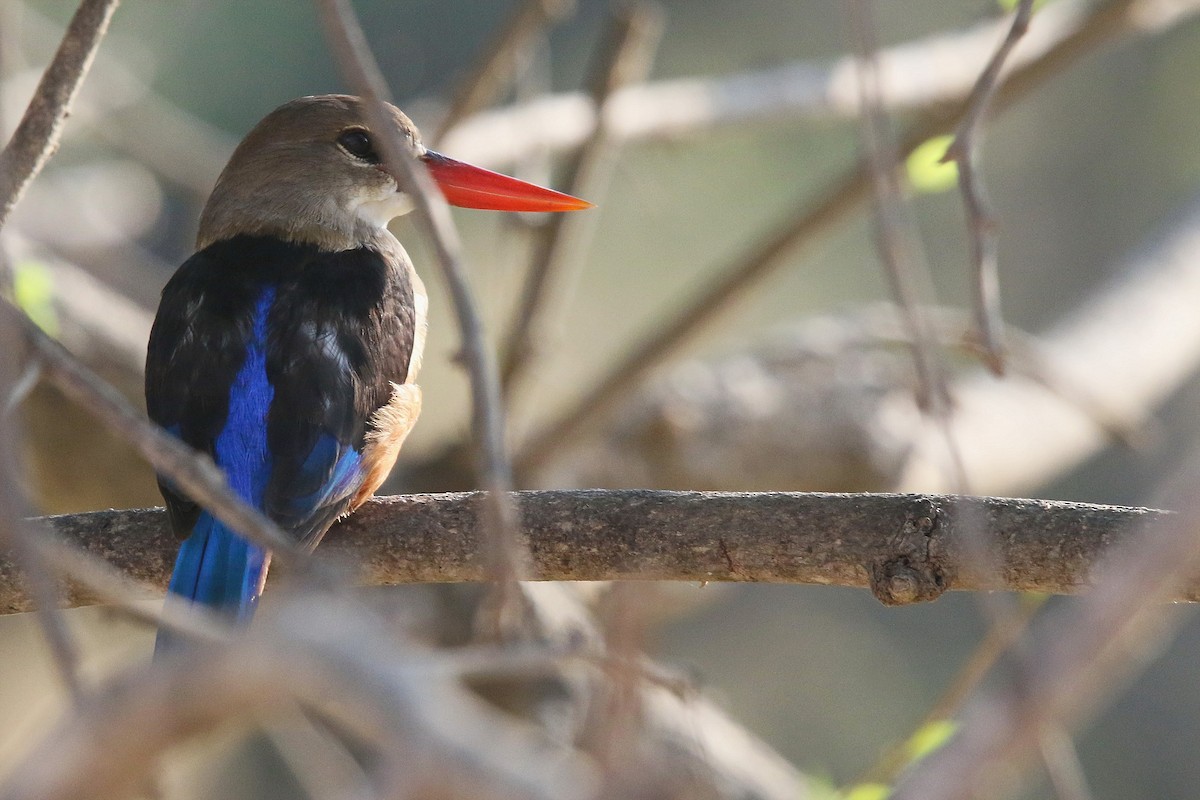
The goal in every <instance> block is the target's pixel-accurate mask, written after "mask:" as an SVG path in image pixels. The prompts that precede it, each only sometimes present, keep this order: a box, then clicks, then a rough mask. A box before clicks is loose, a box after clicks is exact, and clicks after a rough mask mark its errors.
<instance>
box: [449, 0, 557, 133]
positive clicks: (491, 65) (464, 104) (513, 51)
mask: <svg viewBox="0 0 1200 800" xmlns="http://www.w3.org/2000/svg"><path fill="white" fill-rule="evenodd" d="M574 7H575V0H523V2H522V3H521V4H520V5H519V6H517V8H516V10H515V11H514V12H513V14H512V16H510V17H509V19H508V22H507V23H506V24H505V25H504V27H503V28H502V29H501V30H500V33H499V34H498V35H497V36H496V38H495V39H494V40H493V41H492V42H491V44H490V46H489V47H488V49H487V51H486V52H484V54H483V56H482V57H481V58H480V59H479V61H478V63H477V64H476V65H475V67H474V69H472V71H471V74H470V75H469V76H468V77H467V79H466V80H464V81H463V83H462V85H461V86H460V87H459V90H458V92H457V93H456V94H455V96H454V101H453V102H452V103H451V104H450V108H449V109H447V111H446V116H445V117H443V118H442V120H441V122H440V123H439V124H438V129H437V133H436V134H434V137H433V141H434V142H440V141H441V140H442V139H443V138H445V136H446V134H447V133H448V132H449V131H450V130H451V129H452V128H454V126H455V125H457V124H458V123H460V122H462V120H463V119H465V118H466V117H467V116H468V115H470V114H473V113H475V112H476V111H478V110H479V109H481V108H483V107H484V106H486V105H487V104H488V102H490V101H491V100H492V99H493V98H494V97H495V96H496V95H498V94H499V93H500V91H501V89H502V88H503V85H504V83H505V82H507V81H509V80H511V78H512V73H513V62H514V61H515V59H516V57H517V54H518V53H520V52H521V51H522V50H525V49H526V48H528V47H529V44H530V42H531V41H533V40H534V38H535V37H536V36H537V35H538V34H539V33H541V31H542V30H543V29H544V28H545V27H547V26H548V25H551V24H552V23H554V22H555V21H556V20H559V19H561V18H562V17H564V16H566V15H567V14H569V13H571V11H572V10H573V9H574Z"/></svg>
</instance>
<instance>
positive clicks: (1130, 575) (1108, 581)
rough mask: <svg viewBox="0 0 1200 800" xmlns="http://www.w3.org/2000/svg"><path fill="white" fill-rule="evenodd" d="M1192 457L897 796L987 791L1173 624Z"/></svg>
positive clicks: (1192, 514) (1189, 511)
mask: <svg viewBox="0 0 1200 800" xmlns="http://www.w3.org/2000/svg"><path fill="white" fill-rule="evenodd" d="M1198 484H1200V464H1192V465H1191V466H1190V468H1189V469H1186V470H1184V471H1183V472H1182V474H1181V475H1180V477H1179V478H1178V479H1177V480H1175V481H1174V485H1173V486H1172V487H1171V489H1170V490H1169V492H1167V494H1166V499H1167V502H1168V504H1170V505H1171V506H1173V507H1176V508H1179V509H1180V513H1178V514H1175V515H1170V516H1167V517H1164V518H1162V519H1160V520H1157V521H1153V522H1151V521H1149V520H1147V523H1148V524H1145V525H1141V526H1139V527H1138V530H1137V531H1136V535H1131V536H1129V537H1128V538H1127V539H1126V541H1124V542H1122V543H1121V544H1120V545H1118V546H1117V547H1115V548H1114V549H1113V551H1112V552H1111V553H1109V554H1108V555H1107V556H1106V557H1105V559H1104V561H1103V563H1101V564H1098V565H1097V568H1096V575H1095V578H1094V581H1093V583H1094V586H1093V588H1092V590H1091V591H1090V592H1089V593H1088V594H1087V595H1085V596H1084V597H1082V598H1080V599H1079V600H1077V601H1076V602H1074V603H1068V604H1064V605H1062V606H1060V607H1059V608H1057V609H1056V610H1055V612H1054V613H1052V614H1050V615H1048V616H1046V617H1044V618H1043V620H1042V622H1043V624H1041V625H1038V626H1036V629H1035V631H1034V632H1033V634H1032V635H1031V636H1030V637H1028V639H1027V640H1026V641H1024V642H1023V643H1021V644H1022V645H1023V647H1024V651H1025V652H1026V653H1030V654H1033V657H1031V658H1027V659H1026V660H1025V661H1026V663H1025V669H1024V670H1023V671H1022V674H1021V676H1020V680H1019V681H1017V682H1015V684H1014V685H1011V686H1006V687H1003V688H998V689H993V690H992V691H989V692H987V693H981V694H980V695H977V696H976V697H975V698H974V700H973V701H972V702H971V703H970V704H969V705H968V706H967V707H966V709H965V710H964V711H963V714H962V718H961V719H962V724H961V727H960V729H959V731H958V733H957V734H956V735H955V736H954V738H953V739H952V740H951V741H950V742H949V743H947V744H946V745H945V746H944V747H942V748H941V749H940V750H938V751H936V752H934V753H933V754H931V755H930V756H929V757H927V758H926V759H925V760H924V761H922V762H920V763H919V764H917V765H916V766H915V767H914V768H913V770H912V772H911V773H910V774H909V775H908V776H907V777H906V778H904V779H902V780H901V782H900V784H899V785H898V786H897V787H896V791H895V792H894V794H893V795H892V796H893V797H895V798H897V800H916V798H920V799H921V800H942V799H943V798H944V799H945V800H950V798H962V797H988V796H994V795H995V794H996V793H997V792H998V791H999V790H1000V789H1001V788H1002V787H1003V786H1004V785H1006V782H1005V781H1000V780H998V778H999V777H1000V776H1001V775H1003V774H1009V775H1011V769H1012V768H1013V767H1016V766H1021V765H1024V764H1025V763H1026V762H1027V761H1028V760H1029V759H1030V758H1031V757H1032V756H1033V755H1035V754H1036V752H1037V750H1038V748H1039V747H1040V746H1041V741H1042V737H1043V736H1044V734H1045V733H1046V732H1047V731H1054V730H1056V729H1058V728H1059V727H1060V726H1065V727H1072V726H1074V725H1076V724H1078V723H1079V721H1080V720H1081V718H1082V717H1083V716H1085V715H1087V714H1088V713H1090V712H1091V711H1093V710H1094V709H1095V708H1096V706H1097V705H1098V704H1099V703H1100V702H1101V701H1102V700H1103V699H1104V698H1105V697H1107V696H1108V694H1109V693H1110V692H1111V691H1112V690H1113V688H1114V686H1116V685H1118V684H1119V683H1122V682H1123V681H1124V680H1125V679H1126V678H1128V677H1129V676H1130V674H1131V673H1133V672H1134V671H1135V670H1137V669H1138V668H1139V667H1140V666H1142V665H1144V664H1145V662H1146V660H1147V654H1148V653H1149V652H1150V651H1151V649H1152V648H1154V647H1155V646H1156V645H1158V644H1159V643H1160V642H1161V641H1162V640H1163V638H1164V637H1165V635H1166V633H1167V631H1168V630H1169V629H1170V628H1171V627H1172V626H1173V624H1177V623H1178V620H1179V617H1178V616H1177V615H1176V616H1169V615H1167V613H1166V612H1167V607H1166V606H1167V603H1169V602H1170V601H1171V600H1172V599H1175V598H1176V596H1177V594H1178V592H1179V591H1180V589H1181V588H1182V587H1183V586H1185V585H1186V584H1187V582H1189V581H1191V580H1193V579H1194V576H1195V575H1196V574H1198V573H1200V540H1198V539H1197V537H1196V530H1197V529H1200V503H1197V502H1196V497H1197V494H1196V486H1197V485H1198Z"/></svg>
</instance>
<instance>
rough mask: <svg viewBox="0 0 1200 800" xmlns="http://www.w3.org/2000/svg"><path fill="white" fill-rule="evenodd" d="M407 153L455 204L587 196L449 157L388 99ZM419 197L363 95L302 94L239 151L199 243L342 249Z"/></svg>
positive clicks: (582, 204) (551, 205)
mask: <svg viewBox="0 0 1200 800" xmlns="http://www.w3.org/2000/svg"><path fill="white" fill-rule="evenodd" d="M387 108H388V111H389V112H390V121H391V122H392V123H393V124H394V125H395V128H396V131H397V132H398V133H399V134H400V138H401V141H403V142H404V144H405V145H406V147H407V149H408V150H409V152H410V153H411V154H412V156H413V157H414V158H417V159H420V160H422V161H424V162H425V164H426V165H427V166H428V168H429V171H430V173H431V174H432V175H433V178H434V181H435V182H436V183H437V184H438V186H439V188H441V190H442V193H443V194H444V195H445V196H446V199H447V201H448V202H450V203H451V204H452V205H457V206H463V207H466V208H485V209H494V210H499V211H571V210H575V209H581V208H587V207H588V206H589V205H590V203H587V202H586V201H583V200H579V199H578V198H574V197H571V196H570V195H566V194H562V193H560V192H555V191H553V190H551V189H544V188H542V187H540V186H535V185H533V184H530V183H526V182H524V181H519V180H517V179H515V178H510V177H507V176H505V175H499V174H497V173H494V172H490V171H488V170H485V169H481V168H479V167H473V166H471V165H469V164H464V163H462V162H459V161H455V160H453V159H450V158H447V157H445V156H443V155H441V154H439V153H435V152H433V151H432V150H428V149H426V148H425V146H424V145H423V144H421V137H420V134H419V133H417V129H416V127H415V126H414V125H413V124H412V121H411V120H409V118H408V117H406V116H405V115H404V114H403V113H402V112H401V111H400V109H398V108H396V107H395V106H391V105H389V106H388V107H387ZM411 208H412V201H411V200H410V198H409V197H408V195H407V194H405V192H403V191H402V190H401V189H400V188H399V185H398V182H397V180H396V178H395V176H393V175H392V174H391V173H390V172H389V171H388V170H387V169H386V168H385V166H384V164H383V163H382V160H381V158H380V155H379V150H378V149H377V143H376V137H375V134H374V133H373V132H372V130H371V125H370V124H369V123H368V113H367V109H366V106H365V104H364V103H363V101H362V100H361V99H359V98H357V97H351V96H349V95H321V96H317V97H301V98H299V99H297V100H293V101H291V102H290V103H286V104H284V105H282V106H280V107H279V108H277V109H275V110H274V111H272V112H271V113H270V114H268V115H267V116H266V117H265V118H263V120H262V121H261V122H259V123H258V125H256V126H255V127H254V129H253V130H252V131H250V133H249V134H248V135H247V136H246V138H245V139H243V140H242V142H241V144H239V145H238V146H237V149H236V150H234V152H233V156H232V157H230V159H229V163H228V164H227V165H226V166H225V169H224V170H223V171H222V172H221V177H220V178H218V179H217V185H216V187H215V188H214V189H213V192H212V196H211V197H209V200H208V203H207V204H206V205H205V207H204V213H203V214H202V215H201V217H200V231H199V235H198V237H197V239H198V240H197V247H199V248H204V247H207V246H208V245H210V244H212V243H213V242H217V241H221V240H222V239H228V238H230V237H233V236H236V235H239V234H265V235H273V236H279V237H281V238H284V239H286V240H288V241H294V242H306V243H311V244H316V245H318V246H319V247H321V248H322V249H326V250H345V249H349V248H352V247H357V246H359V245H362V244H365V243H369V242H371V241H373V240H374V239H375V238H376V237H378V236H380V235H383V234H384V233H385V230H386V228H385V226H386V225H387V223H388V222H389V221H391V220H392V219H394V218H395V217H398V216H400V215H401V214H405V213H407V212H408V211H409V210H410V209H411Z"/></svg>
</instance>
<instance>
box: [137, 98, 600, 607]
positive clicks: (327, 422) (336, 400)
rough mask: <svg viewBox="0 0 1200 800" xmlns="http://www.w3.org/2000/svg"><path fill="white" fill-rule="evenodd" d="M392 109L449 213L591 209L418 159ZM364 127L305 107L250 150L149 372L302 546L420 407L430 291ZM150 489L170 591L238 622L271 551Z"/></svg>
mask: <svg viewBox="0 0 1200 800" xmlns="http://www.w3.org/2000/svg"><path fill="white" fill-rule="evenodd" d="M389 110H390V112H391V120H392V122H393V123H394V124H395V126H396V130H397V131H398V133H399V134H400V136H401V137H402V140H403V141H404V142H405V143H406V144H407V146H408V148H409V150H410V151H411V153H412V156H413V157H414V158H418V159H420V160H421V161H423V162H425V164H426V166H427V167H428V168H429V170H430V172H431V174H432V176H433V178H434V180H435V182H436V183H437V184H438V186H439V187H440V188H441V190H442V192H443V194H444V195H445V196H446V199H447V200H448V201H449V202H450V203H451V204H453V205H458V206H465V207H468V208H484V209H495V210H501V211H569V210H574V209H579V208H586V207H587V206H588V205H589V204H588V203H586V202H584V201H582V200H578V199H576V198H573V197H570V196H569V195H565V194H561V193H559V192H555V191H552V190H550V189H544V188H541V187H538V186H534V185H532V184H528V183H525V182H523V181H518V180H516V179H514V178H509V177H506V176H503V175H498V174H496V173H493V172H489V171H487V170H483V169H480V168H478V167H473V166H470V165H467V164H463V163H461V162H457V161H453V160H452V159H449V158H446V157H445V156H442V155H439V154H437V153H434V152H433V151H430V150H427V149H426V148H425V147H424V146H423V145H422V144H421V140H420V137H419V134H418V133H417V130H416V128H415V127H414V126H413V124H412V123H411V122H410V121H409V119H408V118H407V117H406V116H405V115H404V114H403V113H401V112H400V111H399V110H398V109H396V108H394V107H390V106H389ZM367 118H368V115H367V113H366V109H365V106H364V104H363V102H362V101H361V100H359V99H358V98H356V97H349V96H345V95H324V96H319V97H303V98H300V99H298V100H293V101H292V102H290V103H287V104H285V105H283V106H281V107H280V108H278V109H276V110H275V111H273V112H271V113H270V114H269V115H267V117H266V118H264V119H263V120H262V122H260V123H259V124H258V125H257V126H256V127H255V128H254V129H253V130H252V131H251V132H250V133H249V135H247V136H246V138H245V139H244V140H243V141H242V142H241V144H239V145H238V147H237V149H236V150H235V151H234V153H233V156H232V157H231V158H230V160H229V164H228V165H227V166H226V167H225V169H224V171H223V172H222V173H221V176H220V178H219V179H218V180H217V184H216V187H215V188H214V189H213V192H212V196H211V197H210V198H209V200H208V203H207V204H206V206H205V208H204V212H203V214H202V216H201V218H200V230H199V235H198V238H197V243H196V249H197V251H196V253H195V255H193V256H192V257H191V258H189V259H188V260H187V261H186V262H185V263H184V264H183V266H181V267H180V268H179V270H178V271H177V272H176V273H175V275H174V277H172V278H171V280H170V281H169V282H168V283H167V285H166V288H165V289H164V290H163V293H162V302H161V304H160V305H159V309H158V315H157V317H156V319H155V321H154V328H153V331H152V332H151V334H150V345H149V352H148V355H147V359H146V406H147V410H148V411H149V414H150V418H151V419H153V420H154V421H155V422H157V423H158V424H159V425H161V426H163V427H164V428H166V429H167V430H168V431H170V432H172V433H173V434H174V435H175V436H177V437H179V438H180V439H182V440H183V441H184V442H186V443H187V444H189V445H191V446H192V447H194V448H195V449H197V450H199V451H201V452H204V453H207V454H208V455H209V456H211V457H212V458H213V460H214V461H215V462H216V463H217V465H218V466H219V467H220V468H221V469H222V470H223V471H224V472H225V474H226V476H227V478H228V481H229V484H230V486H231V487H232V489H233V490H234V491H235V492H236V493H237V494H238V495H239V496H240V497H241V498H242V499H243V500H245V501H246V502H248V503H250V504H251V505H253V506H255V507H256V508H258V509H260V510H261V511H262V512H263V513H265V514H266V515H267V516H268V517H270V518H271V519H272V520H274V521H275V522H276V523H278V524H279V526H280V527H281V528H282V529H283V530H284V531H286V532H288V533H290V534H291V535H293V536H294V537H295V538H296V539H297V541H299V542H300V543H301V544H302V545H304V546H307V547H313V546H315V545H316V544H317V543H318V542H319V541H320V539H321V537H322V536H323V535H324V533H325V531H326V530H328V528H329V527H330V525H332V524H333V522H334V520H336V519H337V518H338V517H340V516H342V515H344V514H348V513H349V512H351V511H353V510H354V509H355V508H357V507H358V506H359V505H361V504H362V503H363V502H364V501H365V500H366V499H367V498H368V497H370V496H371V494H372V493H374V491H375V490H376V489H377V488H378V487H379V485H380V483H382V482H383V480H384V478H385V477H387V474H388V472H389V471H390V470H391V468H392V464H393V463H394V462H395V460H396V455H397V453H398V452H399V450H400V446H401V445H402V444H403V443H404V439H405V437H406V436H407V435H408V433H409V431H410V430H411V429H412V426H413V423H414V422H415V421H416V418H417V414H418V412H419V411H420V408H421V391H420V389H419V388H418V387H417V385H416V384H415V383H414V380H415V379H416V376H417V370H418V368H419V367H420V364H421V350H422V345H423V342H424V339H425V309H426V299H425V293H424V288H423V286H422V284H421V280H420V278H418V277H417V274H416V272H415V271H414V270H413V267H412V264H411V262H410V261H409V258H408V255H407V254H406V253H405V252H404V249H403V247H401V245H400V243H399V242H398V241H396V239H395V237H394V236H392V234H391V233H390V232H389V231H388V229H387V224H388V222H389V221H391V220H392V219H393V218H394V217H397V216H399V215H401V214H404V213H405V212H406V211H408V210H409V208H410V205H411V203H410V201H409V198H408V197H407V196H406V195H405V193H404V192H402V191H401V190H400V189H399V188H398V183H397V180H396V178H395V177H394V176H393V175H392V174H390V173H389V172H388V170H387V168H386V166H385V165H384V164H383V163H382V162H381V159H380V157H379V154H378V151H377V149H376V147H375V134H374V133H373V132H372V130H371V126H370V125H369V124H368V122H367ZM159 488H160V489H161V491H162V494H163V498H164V499H165V500H166V505H167V511H168V513H169V516H170V520H171V525H172V527H173V528H174V530H175V532H176V534H178V535H179V536H180V537H181V538H184V542H183V544H182V546H181V548H180V551H179V556H178V559H177V560H176V562H175V571H174V573H173V575H172V577H171V583H170V592H172V593H173V594H175V595H179V596H181V597H183V598H187V599H189V600H191V601H193V602H196V603H202V604H204V605H207V606H210V607H213V608H215V609H218V610H220V611H221V612H223V613H225V614H228V615H229V616H232V617H235V618H238V619H246V618H248V617H249V616H250V615H251V614H252V613H253V610H254V608H255V605H256V603H257V600H258V597H259V595H260V594H261V593H262V590H263V583H264V581H265V579H266V574H267V567H268V564H269V562H270V554H269V553H267V552H265V551H264V550H263V549H262V548H261V547H259V546H258V545H255V544H253V543H251V542H249V541H247V540H245V539H243V538H242V537H241V536H239V535H238V534H237V532H235V531H232V530H230V529H229V528H227V527H226V526H225V525H224V524H223V523H221V522H220V521H219V520H217V519H215V518H214V517H213V516H212V515H211V514H209V513H208V512H207V511H205V510H203V509H201V508H200V507H199V506H197V505H196V504H195V503H194V502H192V501H191V500H190V499H188V498H187V497H184V496H183V495H182V494H180V493H179V492H178V491H177V490H176V489H175V488H173V487H172V485H171V484H170V483H169V482H168V481H166V480H163V479H160V480H159Z"/></svg>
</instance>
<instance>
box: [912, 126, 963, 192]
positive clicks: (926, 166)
mask: <svg viewBox="0 0 1200 800" xmlns="http://www.w3.org/2000/svg"><path fill="white" fill-rule="evenodd" d="M953 141H954V137H953V136H950V135H948V134H947V135H945V136H935V137H933V138H932V139H928V140H926V141H925V142H924V143H922V144H921V145H920V146H918V147H917V149H916V150H913V151H912V154H911V155H910V156H909V157H908V160H907V161H905V162H904V166H905V169H906V171H907V172H908V182H909V183H910V184H912V187H913V189H915V190H916V191H917V192H919V193H921V194H935V193H937V192H944V191H946V190H947V189H952V188H954V186H955V185H956V184H957V183H958V165H957V164H955V163H954V162H953V161H951V162H948V163H945V164H943V163H942V156H944V155H946V151H947V150H948V149H949V148H950V144H951V142H953Z"/></svg>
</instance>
